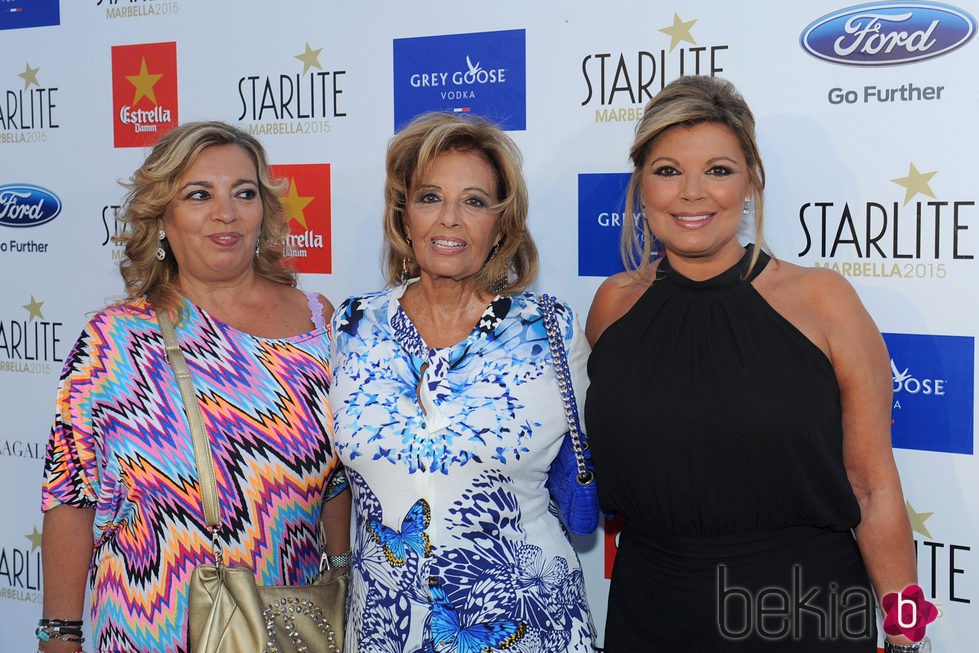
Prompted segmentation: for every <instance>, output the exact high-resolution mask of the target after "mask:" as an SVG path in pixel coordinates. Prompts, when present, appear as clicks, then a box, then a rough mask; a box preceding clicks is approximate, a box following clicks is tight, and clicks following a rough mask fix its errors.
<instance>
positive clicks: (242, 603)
mask: <svg viewBox="0 0 979 653" xmlns="http://www.w3.org/2000/svg"><path fill="white" fill-rule="evenodd" d="M157 321H158V322H159V324H160V330H161V331H162V332H163V342H164V344H165V346H166V352H167V359H168V360H169V361H170V366H171V367H173V372H174V375H175V376H176V378H177V384H178V385H179V386H180V395H181V397H182V398H183V401H184V412H185V413H186V414H187V420H188V422H189V424H190V431H191V435H192V437H193V441H194V457H195V458H196V461H197V474H198V476H199V478H200V485H201V502H202V504H203V506H204V518H205V521H206V522H207V525H208V527H209V528H210V529H211V540H212V543H213V544H212V546H213V549H212V552H213V554H214V560H215V564H213V565H200V566H198V567H197V568H195V569H194V571H193V572H192V574H191V577H190V590H189V595H190V609H189V613H188V620H187V621H188V645H189V647H190V650H191V651H192V652H193V653H293V652H295V653H298V652H299V651H305V652H306V653H342V651H343V637H344V619H345V615H346V602H347V576H346V575H343V576H338V577H336V578H332V579H329V580H327V579H326V574H325V573H324V572H323V570H322V567H321V573H320V577H319V579H317V581H315V582H314V583H313V584H312V585H258V584H257V583H256V582H255V574H254V572H253V571H252V569H251V568H250V567H247V566H243V565H236V566H233V567H228V566H226V565H224V564H223V562H222V553H221V547H220V543H219V542H218V539H217V533H218V529H219V527H220V525H221V510H220V505H219V504H218V499H217V481H216V480H215V478H214V462H213V459H212V457H211V446H210V443H209V442H208V439H207V435H206V433H205V431H204V420H203V418H202V416H201V410H200V405H199V404H198V403H197V397H196V395H195V394H194V384H193V380H192V379H191V376H190V371H189V370H188V369H187V362H186V361H185V360H184V356H183V353H182V352H181V351H180V346H179V344H178V343H177V336H176V333H175V332H174V329H173V323H172V322H171V321H170V318H169V316H168V315H167V314H166V313H165V312H160V313H159V314H158V315H157ZM323 560H324V561H325V560H326V554H325V552H324V555H323Z"/></svg>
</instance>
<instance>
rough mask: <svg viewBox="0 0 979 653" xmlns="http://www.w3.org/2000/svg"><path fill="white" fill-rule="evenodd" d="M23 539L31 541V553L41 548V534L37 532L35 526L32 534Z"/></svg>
mask: <svg viewBox="0 0 979 653" xmlns="http://www.w3.org/2000/svg"><path fill="white" fill-rule="evenodd" d="M24 537H26V538H27V539H29V540H30V541H31V551H33V550H35V549H37V548H38V547H39V546H41V533H40V532H39V531H38V530H37V526H35V527H34V532H33V533H31V534H30V535H25V536H24Z"/></svg>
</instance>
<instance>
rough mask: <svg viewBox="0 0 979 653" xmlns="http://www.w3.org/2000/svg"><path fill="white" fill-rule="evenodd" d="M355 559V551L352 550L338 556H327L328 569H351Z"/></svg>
mask: <svg viewBox="0 0 979 653" xmlns="http://www.w3.org/2000/svg"><path fill="white" fill-rule="evenodd" d="M353 559H354V556H353V551H350V550H348V551H347V552H346V553H341V554H340V555H337V556H331V555H328V556H326V568H327V569H337V568H339V567H349V566H350V563H351V562H353Z"/></svg>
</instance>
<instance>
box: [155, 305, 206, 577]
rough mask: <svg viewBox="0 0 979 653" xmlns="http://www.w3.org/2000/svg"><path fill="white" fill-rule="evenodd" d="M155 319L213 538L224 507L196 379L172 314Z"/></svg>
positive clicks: (162, 312)
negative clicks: (189, 438) (184, 418)
mask: <svg viewBox="0 0 979 653" xmlns="http://www.w3.org/2000/svg"><path fill="white" fill-rule="evenodd" d="M156 319H157V322H159V324H160V331H162V332H163V344H164V345H165V347H166V352H167V360H168V361H170V367H172V368H173V374H174V376H175V377H176V378H177V385H178V386H180V396H181V397H182V398H183V401H184V413H186V414H187V422H188V423H189V424H190V434H191V436H192V438H193V441H194V458H195V459H196V461H197V476H198V478H199V479H200V484H201V503H202V504H203V506H204V520H205V521H206V522H207V525H208V526H210V527H211V535H212V537H214V536H216V534H217V530H218V528H219V527H220V526H221V506H220V504H219V503H218V484H217V480H216V479H215V477H214V459H213V458H212V457H211V444H210V442H208V439H207V433H206V431H205V430H204V418H203V416H202V415H201V407H200V404H199V403H198V402H197V395H196V394H194V380H193V379H192V378H191V376H190V370H189V369H188V368H187V361H186V360H185V359H184V354H183V352H182V351H180V344H179V343H178V342H177V334H176V332H175V331H174V329H173V322H171V321H170V316H169V315H168V314H167V312H166V311H157V314H156ZM214 554H215V557H216V558H218V559H219V561H220V555H219V554H220V549H219V548H218V547H216V546H215V550H214Z"/></svg>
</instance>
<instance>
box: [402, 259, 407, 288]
mask: <svg viewBox="0 0 979 653" xmlns="http://www.w3.org/2000/svg"><path fill="white" fill-rule="evenodd" d="M406 283H408V257H407V256H402V257H401V285H404V284H406Z"/></svg>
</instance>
